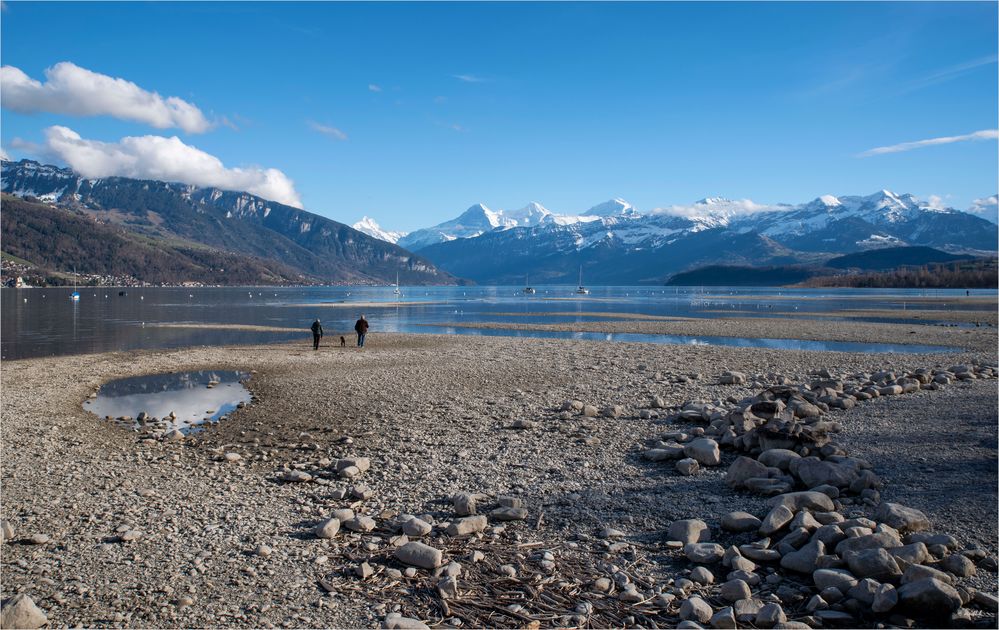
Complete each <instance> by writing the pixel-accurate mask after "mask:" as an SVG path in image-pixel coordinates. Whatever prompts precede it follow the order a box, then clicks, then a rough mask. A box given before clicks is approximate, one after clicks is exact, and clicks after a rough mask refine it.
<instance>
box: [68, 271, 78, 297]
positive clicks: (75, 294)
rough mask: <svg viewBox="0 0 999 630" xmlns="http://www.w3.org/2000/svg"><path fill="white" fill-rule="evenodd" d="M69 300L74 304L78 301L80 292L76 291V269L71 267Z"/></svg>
mask: <svg viewBox="0 0 999 630" xmlns="http://www.w3.org/2000/svg"><path fill="white" fill-rule="evenodd" d="M69 299H71V300H73V301H74V302H79V301H80V292H79V291H77V290H76V267H73V292H72V293H70V294H69Z"/></svg>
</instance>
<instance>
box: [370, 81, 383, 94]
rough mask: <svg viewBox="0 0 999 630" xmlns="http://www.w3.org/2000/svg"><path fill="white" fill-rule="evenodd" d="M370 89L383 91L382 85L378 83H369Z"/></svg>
mask: <svg viewBox="0 0 999 630" xmlns="http://www.w3.org/2000/svg"><path fill="white" fill-rule="evenodd" d="M368 90H370V91H372V92H381V91H382V86H380V85H376V84H374V83H369V84H368Z"/></svg>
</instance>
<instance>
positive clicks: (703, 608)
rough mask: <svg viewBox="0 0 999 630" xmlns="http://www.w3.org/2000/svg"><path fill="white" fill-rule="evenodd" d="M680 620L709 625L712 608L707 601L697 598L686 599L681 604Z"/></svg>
mask: <svg viewBox="0 0 999 630" xmlns="http://www.w3.org/2000/svg"><path fill="white" fill-rule="evenodd" d="M679 612H680V619H683V620H686V621H697V622H699V623H707V622H708V621H709V620H710V619H711V606H709V605H708V603H707V602H706V601H704V600H703V599H701V598H700V597H697V596H696V595H695V596H694V597H690V598H688V599H685V600H684V601H683V603H682V604H680V611H679Z"/></svg>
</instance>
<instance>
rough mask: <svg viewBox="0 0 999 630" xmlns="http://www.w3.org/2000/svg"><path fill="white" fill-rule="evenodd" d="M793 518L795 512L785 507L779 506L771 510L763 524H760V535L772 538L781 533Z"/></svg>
mask: <svg viewBox="0 0 999 630" xmlns="http://www.w3.org/2000/svg"><path fill="white" fill-rule="evenodd" d="M793 518H794V512H792V511H791V510H790V509H789V508H787V507H786V506H784V505H778V506H777V507H775V508H773V509H772V510H770V513H769V514H767V515H766V517H764V519H763V522H762V523H761V524H760V534H761V535H763V536H770V535H772V534H774V533H776V532H778V531H780V530H781V528H783V527H784V526H785V525H787V524H788V523H790V522H791V520H792V519H793Z"/></svg>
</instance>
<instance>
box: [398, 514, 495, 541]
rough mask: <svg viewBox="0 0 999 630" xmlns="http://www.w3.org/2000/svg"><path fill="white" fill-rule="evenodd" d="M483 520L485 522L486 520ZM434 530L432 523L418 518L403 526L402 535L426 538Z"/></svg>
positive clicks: (408, 521)
mask: <svg viewBox="0 0 999 630" xmlns="http://www.w3.org/2000/svg"><path fill="white" fill-rule="evenodd" d="M482 520H485V518H483V519H482ZM432 529H433V527H431V526H430V523H428V522H426V521H424V520H422V519H418V518H411V519H409V520H407V521H406V522H405V523H403V524H402V533H404V534H406V535H407V536H410V537H412V538H420V537H422V536H426V535H427V534H429V533H430V531H431V530H432Z"/></svg>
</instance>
